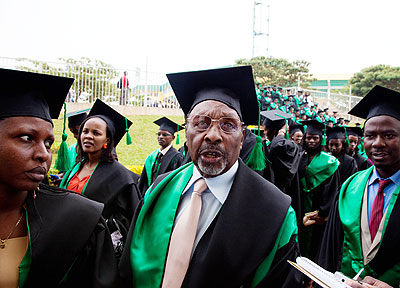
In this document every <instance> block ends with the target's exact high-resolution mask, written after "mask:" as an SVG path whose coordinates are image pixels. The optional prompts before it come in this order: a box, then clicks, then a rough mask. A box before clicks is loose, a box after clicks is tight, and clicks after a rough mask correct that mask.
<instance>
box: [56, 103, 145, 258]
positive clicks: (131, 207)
mask: <svg viewBox="0 0 400 288" xmlns="http://www.w3.org/2000/svg"><path fill="white" fill-rule="evenodd" d="M131 124H132V122H130V121H129V120H127V119H126V118H125V117H124V116H122V115H121V114H119V113H118V112H117V111H115V110H114V109H112V108H111V107H110V106H108V105H107V104H105V103H104V102H102V101H101V100H99V99H97V100H96V102H95V104H94V105H93V107H92V109H91V111H90V113H89V115H88V117H87V118H86V119H85V120H84V121H83V122H82V124H81V126H80V129H79V135H78V156H77V163H76V164H75V166H74V167H73V168H72V169H71V170H69V171H68V172H67V173H66V174H65V176H64V178H63V181H62V182H61V185H60V187H62V188H66V189H69V190H72V191H75V192H77V193H80V194H83V195H85V196H86V197H88V198H89V199H92V200H96V201H98V202H101V203H104V210H103V216H104V218H105V219H106V221H107V224H108V227H109V229H110V232H111V236H112V239H113V244H114V249H115V251H116V253H117V255H120V254H121V252H122V248H123V242H124V240H125V239H126V235H127V232H128V229H129V226H130V223H131V219H132V216H133V213H134V211H135V208H136V206H137V204H138V202H139V198H140V193H139V190H138V188H137V183H138V178H139V176H138V175H136V174H135V173H133V172H131V171H129V170H128V169H127V168H125V167H124V166H123V165H121V164H120V163H119V162H118V161H116V159H115V154H114V153H113V151H114V148H115V147H116V146H117V145H118V143H119V142H120V140H121V138H122V137H123V135H124V134H125V132H126V131H127V130H128V129H129V126H130V125H131Z"/></svg>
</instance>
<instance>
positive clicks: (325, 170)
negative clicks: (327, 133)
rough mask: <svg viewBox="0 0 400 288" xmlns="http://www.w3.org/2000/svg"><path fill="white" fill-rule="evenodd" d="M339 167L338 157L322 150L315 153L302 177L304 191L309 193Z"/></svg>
mask: <svg viewBox="0 0 400 288" xmlns="http://www.w3.org/2000/svg"><path fill="white" fill-rule="evenodd" d="M338 167H339V160H337V159H336V157H334V156H332V155H330V154H328V153H326V152H323V151H322V152H320V153H319V154H317V155H315V157H314V158H313V159H312V160H311V162H310V164H309V165H308V167H307V168H306V172H305V174H304V177H303V178H301V179H300V181H301V184H302V185H303V190H304V192H306V193H308V192H310V191H312V190H313V189H315V188H316V187H318V186H319V185H320V184H321V183H322V182H324V181H325V180H326V179H328V178H329V177H331V176H332V175H333V173H335V171H336V170H337V169H338Z"/></svg>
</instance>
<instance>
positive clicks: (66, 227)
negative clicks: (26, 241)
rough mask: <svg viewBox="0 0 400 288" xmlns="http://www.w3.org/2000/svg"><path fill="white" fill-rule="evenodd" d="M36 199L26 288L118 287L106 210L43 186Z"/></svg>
mask: <svg viewBox="0 0 400 288" xmlns="http://www.w3.org/2000/svg"><path fill="white" fill-rule="evenodd" d="M35 195H36V196H34V193H33V192H29V194H28V197H27V200H26V204H27V212H28V227H29V231H30V241H31V253H32V256H31V259H32V262H31V265H30V269H29V274H28V277H27V280H26V283H25V286H24V287H117V286H118V271H117V260H116V258H115V253H114V250H113V246H112V243H111V238H110V234H109V232H108V229H107V226H106V224H105V221H104V219H103V218H102V217H101V212H102V209H103V204H101V203H97V202H95V201H91V200H89V199H86V198H85V197H83V196H81V195H78V194H76V193H73V192H69V191H67V190H63V189H60V188H55V187H50V186H48V185H44V184H41V185H40V186H39V190H37V191H35ZM67 273H68V274H67ZM66 274H67V277H66V278H65V281H63V282H62V284H61V285H60V286H58V285H59V283H60V282H61V280H62V279H63V278H64V276H65V275H66Z"/></svg>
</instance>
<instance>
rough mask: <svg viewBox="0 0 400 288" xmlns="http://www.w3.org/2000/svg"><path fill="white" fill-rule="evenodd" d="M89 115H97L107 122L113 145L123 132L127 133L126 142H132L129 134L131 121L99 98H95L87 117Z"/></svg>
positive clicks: (119, 139) (116, 143) (115, 144)
mask: <svg viewBox="0 0 400 288" xmlns="http://www.w3.org/2000/svg"><path fill="white" fill-rule="evenodd" d="M91 116H96V117H99V118H101V119H103V120H104V121H105V122H106V123H107V125H108V127H109V128H110V130H111V134H112V136H113V139H114V147H117V145H118V143H119V141H121V139H122V137H123V136H124V135H125V133H127V134H126V144H127V145H130V144H132V140H131V136H130V135H129V127H130V126H131V125H132V122H131V121H129V120H128V119H127V118H126V117H125V116H122V115H121V114H120V113H118V112H117V111H116V110H114V109H113V108H111V107H110V106H108V105H107V104H106V103H104V102H103V101H101V100H100V99H97V100H96V102H94V105H93V107H92V109H91V110H90V113H89V115H88V117H91Z"/></svg>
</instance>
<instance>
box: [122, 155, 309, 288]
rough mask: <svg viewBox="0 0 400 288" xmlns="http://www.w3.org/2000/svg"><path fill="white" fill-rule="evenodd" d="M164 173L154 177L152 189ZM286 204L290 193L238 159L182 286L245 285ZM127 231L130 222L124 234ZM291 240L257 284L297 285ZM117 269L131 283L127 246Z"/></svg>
mask: <svg viewBox="0 0 400 288" xmlns="http://www.w3.org/2000/svg"><path fill="white" fill-rule="evenodd" d="M164 177H166V175H162V176H161V177H159V178H157V179H156V181H155V183H154V185H153V187H155V186H156V185H157V184H158V183H159V182H160V181H161V180H162V179H164ZM289 205H290V197H288V196H287V195H285V194H283V193H282V192H281V191H280V190H279V189H277V188H276V187H275V186H274V185H273V184H271V183H270V182H268V181H266V180H265V179H264V178H263V177H261V176H260V175H259V174H257V173H255V172H254V171H253V170H251V169H250V168H249V167H247V165H245V164H244V163H243V162H242V161H241V159H239V168H238V171H237V173H236V176H235V179H234V181H233V184H232V188H231V190H230V192H229V195H228V198H227V199H226V201H225V203H224V205H223V206H222V208H221V209H220V211H219V213H218V214H217V216H216V217H215V219H214V220H213V222H212V223H211V225H210V226H209V228H208V229H207V230H206V232H205V234H204V235H203V237H202V238H201V240H200V242H199V243H198V245H197V247H196V249H195V251H194V253H193V256H192V259H191V262H190V265H189V268H188V271H187V273H186V276H185V279H184V281H183V284H182V287H190V288H196V287H199V288H200V287H250V282H251V280H252V279H253V277H254V273H255V271H256V270H257V268H258V266H259V265H260V263H261V262H262V261H263V260H264V258H265V257H266V256H267V255H268V253H269V251H271V249H272V247H273V246H274V243H275V240H276V237H277V235H278V232H279V230H280V228H281V225H282V220H283V219H284V218H285V215H286V213H287V211H288V208H289ZM137 213H139V210H138V211H137ZM133 229H134V225H132V227H131V229H130V232H129V237H131V236H132V232H133ZM296 238H297V236H296V235H292V237H291V238H290V241H289V242H288V243H287V244H286V245H284V246H282V247H281V248H280V249H278V250H277V253H276V254H275V257H274V259H273V261H272V265H271V268H270V269H269V271H268V273H267V275H266V276H265V277H264V278H263V280H262V281H261V282H260V283H259V285H258V286H257V287H301V286H300V285H301V281H302V278H303V276H302V275H301V273H300V272H298V271H297V270H296V269H293V268H292V267H290V265H288V262H287V260H295V259H296V257H298V256H299V255H300V254H299V253H300V252H299V247H298V242H297V240H296ZM130 240H131V239H130V238H128V241H130ZM120 271H121V273H120V274H121V276H122V278H123V280H124V283H125V285H126V286H124V287H132V282H133V281H132V269H131V266H130V253H129V251H128V250H125V251H124V254H123V257H122V259H121V262H120Z"/></svg>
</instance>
